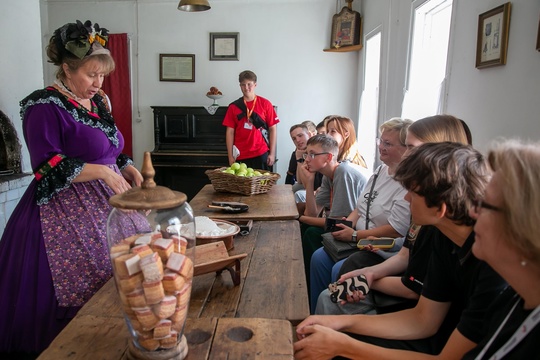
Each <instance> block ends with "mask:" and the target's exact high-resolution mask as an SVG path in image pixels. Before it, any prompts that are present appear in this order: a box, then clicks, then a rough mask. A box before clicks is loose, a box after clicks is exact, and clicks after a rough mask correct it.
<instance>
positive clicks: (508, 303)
mask: <svg viewBox="0 0 540 360" xmlns="http://www.w3.org/2000/svg"><path fill="white" fill-rule="evenodd" d="M518 299H519V303H518V304H517V306H516V308H515V309H514V311H512V315H511V316H510V317H509V318H508V320H507V321H506V323H505V325H504V326H503V328H502V329H501V331H500V332H499V334H498V335H497V338H496V339H495V340H494V341H493V343H492V344H491V345H490V346H489V349H488V350H487V351H486V353H485V354H484V356H483V357H482V359H489V358H490V357H491V356H492V355H493V354H494V353H495V352H497V350H499V349H500V348H501V347H502V346H503V345H504V344H506V342H507V341H508V339H510V338H511V337H512V336H513V335H514V333H515V331H516V329H518V328H519V327H520V326H521V324H522V323H523V321H524V320H525V319H526V318H527V316H529V314H530V313H531V312H532V310H525V309H523V299H520V298H519V297H518V296H517V295H516V292H515V291H514V289H512V288H510V287H508V288H507V289H506V290H505V291H504V292H503V293H502V294H501V295H500V296H498V297H497V299H496V300H495V301H494V302H493V304H492V305H491V306H490V308H489V310H488V314H489V315H488V318H487V319H486V321H485V322H484V334H486V336H484V338H483V339H482V341H481V342H480V343H479V344H478V346H477V347H476V348H474V349H472V350H471V351H469V352H468V353H467V354H465V356H464V357H463V359H465V360H472V359H476V356H477V355H478V354H479V353H480V351H482V349H483V348H484V347H485V345H486V344H487V342H488V341H490V339H491V337H492V336H493V334H494V333H495V332H496V331H497V329H498V328H499V326H500V325H501V323H502V322H503V321H504V319H505V318H506V316H507V315H508V313H509V312H510V311H511V309H512V307H513V306H514V304H515V303H516V301H518ZM539 339H540V325H537V326H536V327H535V328H534V329H532V330H531V331H530V332H529V333H528V334H527V336H525V337H524V338H523V339H522V340H521V341H520V342H519V343H518V344H517V345H516V346H515V347H514V348H513V349H512V350H510V351H509V352H508V354H507V355H506V357H505V359H527V360H529V359H540V351H539V349H538V340H539Z"/></svg>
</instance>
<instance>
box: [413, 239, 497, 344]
mask: <svg viewBox="0 0 540 360" xmlns="http://www.w3.org/2000/svg"><path fill="white" fill-rule="evenodd" d="M429 241H431V242H432V244H431V245H432V249H433V250H432V254H431V259H430V261H429V266H428V268H427V274H426V278H425V280H424V287H423V290H422V296H424V297H426V298H428V299H430V300H433V301H437V302H451V303H452V306H451V308H450V312H449V313H448V315H447V316H446V318H445V320H444V322H443V324H442V326H441V327H440V329H439V331H438V333H437V336H436V337H437V338H438V340H439V341H444V342H445V343H446V340H447V339H448V337H449V336H450V334H451V333H452V331H453V330H454V329H455V328H456V327H457V329H458V330H459V332H460V333H461V334H462V335H463V336H465V337H466V338H467V339H469V340H471V341H472V342H474V343H479V342H480V341H481V340H482V338H483V337H484V335H485V332H484V331H483V330H482V328H483V321H484V317H485V315H486V312H487V308H488V306H489V305H490V304H491V303H492V302H493V300H494V299H495V298H496V297H497V295H499V294H500V292H501V291H502V290H503V289H504V288H505V287H506V283H505V282H504V280H503V279H502V278H501V277H500V276H499V275H498V274H497V273H496V272H495V271H494V270H493V269H492V268H491V267H490V266H489V265H488V264H486V263H485V262H483V261H480V260H478V259H477V258H476V257H474V255H473V253H472V251H471V247H472V245H473V243H474V232H473V233H471V234H470V235H469V237H468V238H467V240H466V241H465V244H463V247H461V248H460V247H458V246H457V245H455V244H454V243H453V242H452V241H451V240H450V239H448V238H447V237H446V236H444V235H443V234H442V233H441V232H440V231H437V232H436V233H434V234H432V236H431V239H429Z"/></svg>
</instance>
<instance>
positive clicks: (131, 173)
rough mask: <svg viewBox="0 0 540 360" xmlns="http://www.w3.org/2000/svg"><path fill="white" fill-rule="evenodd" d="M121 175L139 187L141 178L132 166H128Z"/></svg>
mask: <svg viewBox="0 0 540 360" xmlns="http://www.w3.org/2000/svg"><path fill="white" fill-rule="evenodd" d="M122 175H124V177H125V178H126V179H128V180H129V181H131V183H132V184H133V185H135V186H141V184H142V182H143V176H142V175H141V173H140V172H139V170H137V168H136V167H135V166H133V165H128V166H126V168H125V169H124V170H122Z"/></svg>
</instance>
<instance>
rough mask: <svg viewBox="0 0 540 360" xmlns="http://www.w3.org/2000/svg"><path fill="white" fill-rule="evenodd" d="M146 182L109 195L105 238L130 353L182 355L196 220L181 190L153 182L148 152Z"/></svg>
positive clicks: (132, 355)
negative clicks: (109, 210)
mask: <svg viewBox="0 0 540 360" xmlns="http://www.w3.org/2000/svg"><path fill="white" fill-rule="evenodd" d="M141 174H142V175H143V178H144V182H143V183H142V185H141V187H135V188H132V189H130V190H128V191H126V192H125V193H123V194H120V195H115V196H113V197H111V199H110V200H109V202H110V204H111V205H112V206H113V207H114V208H113V210H112V211H111V214H110V215H109V219H108V221H107V239H108V242H109V252H110V257H111V262H112V267H113V274H114V279H115V283H116V289H117V290H118V294H119V297H120V301H121V303H122V310H123V312H124V317H125V320H126V323H127V327H128V330H129V332H130V334H131V341H130V342H129V348H128V358H129V359H160V360H161V359H167V360H168V359H175V360H176V359H179V360H180V359H184V358H185V356H186V355H187V351H188V348H187V341H186V338H185V336H184V334H183V333H184V325H185V321H186V318H187V313H188V304H189V299H190V296H191V286H192V279H193V269H194V262H195V234H196V233H195V221H194V217H193V211H192V209H191V207H190V206H189V204H188V203H187V201H186V200H187V197H186V195H185V194H183V193H181V192H177V191H172V190H170V189H168V188H166V187H162V186H157V185H156V183H155V182H154V179H153V178H154V175H155V171H154V168H153V167H152V163H151V160H150V153H148V152H146V153H145V159H144V164H143V168H142V171H141Z"/></svg>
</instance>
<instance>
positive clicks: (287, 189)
mask: <svg viewBox="0 0 540 360" xmlns="http://www.w3.org/2000/svg"><path fill="white" fill-rule="evenodd" d="M212 201H236V202H242V203H245V204H248V205H249V210H248V211H246V212H243V213H239V214H231V213H226V212H223V211H222V210H219V209H211V208H209V207H208V205H210V204H212ZM189 205H190V206H191V208H192V209H193V213H194V215H195V216H208V217H210V218H215V219H236V220H246V219H251V220H254V221H255V220H293V219H298V209H297V208H296V202H295V201H294V194H293V192H292V185H282V184H281V185H274V186H272V189H270V191H268V192H267V193H264V194H257V195H242V194H234V193H224V192H216V191H215V190H214V187H213V186H212V185H211V184H208V185H205V186H204V187H203V188H202V189H201V191H199V193H198V194H197V195H196V196H195V197H194V198H193V199H192V200H191V201H190V202H189Z"/></svg>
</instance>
